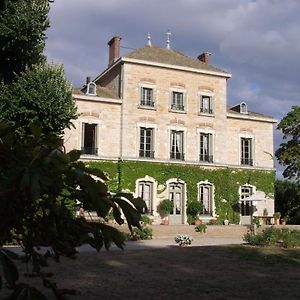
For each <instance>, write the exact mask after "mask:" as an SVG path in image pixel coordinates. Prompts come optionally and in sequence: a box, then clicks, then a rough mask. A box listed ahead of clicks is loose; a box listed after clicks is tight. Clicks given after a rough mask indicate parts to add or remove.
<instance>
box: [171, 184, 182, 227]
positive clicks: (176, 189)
mask: <svg viewBox="0 0 300 300" xmlns="http://www.w3.org/2000/svg"><path fill="white" fill-rule="evenodd" d="M169 199H170V200H171V201H172V202H173V211H172V212H171V213H170V216H169V222H170V224H184V185H183V184H182V183H170V185H169Z"/></svg>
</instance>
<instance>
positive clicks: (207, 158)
mask: <svg viewBox="0 0 300 300" xmlns="http://www.w3.org/2000/svg"><path fill="white" fill-rule="evenodd" d="M199 160H200V161H204V162H208V163H212V162H213V161H214V157H213V156H212V155H206V154H200V155H199Z"/></svg>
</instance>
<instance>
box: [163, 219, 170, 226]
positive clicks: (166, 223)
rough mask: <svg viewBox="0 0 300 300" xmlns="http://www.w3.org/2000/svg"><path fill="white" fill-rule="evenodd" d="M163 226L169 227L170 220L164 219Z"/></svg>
mask: <svg viewBox="0 0 300 300" xmlns="http://www.w3.org/2000/svg"><path fill="white" fill-rule="evenodd" d="M161 225H169V220H168V219H163V220H162V221H161Z"/></svg>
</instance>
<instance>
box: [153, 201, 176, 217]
mask: <svg viewBox="0 0 300 300" xmlns="http://www.w3.org/2000/svg"><path fill="white" fill-rule="evenodd" d="M157 209H158V212H159V213H160V214H161V215H162V216H165V215H168V214H169V213H170V212H171V211H172V210H173V202H172V201H171V200H169V199H164V200H162V201H161V202H160V203H159V205H158V207H157Z"/></svg>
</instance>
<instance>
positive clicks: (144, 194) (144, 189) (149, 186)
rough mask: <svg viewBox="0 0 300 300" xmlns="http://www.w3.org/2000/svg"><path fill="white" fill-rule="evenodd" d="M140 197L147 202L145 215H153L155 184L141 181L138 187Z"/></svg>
mask: <svg viewBox="0 0 300 300" xmlns="http://www.w3.org/2000/svg"><path fill="white" fill-rule="evenodd" d="M138 196H139V197H140V198H142V199H143V200H144V201H145V204H146V206H147V209H145V210H144V211H143V213H150V214H151V215H152V214H153V182H151V181H140V182H139V185H138Z"/></svg>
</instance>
